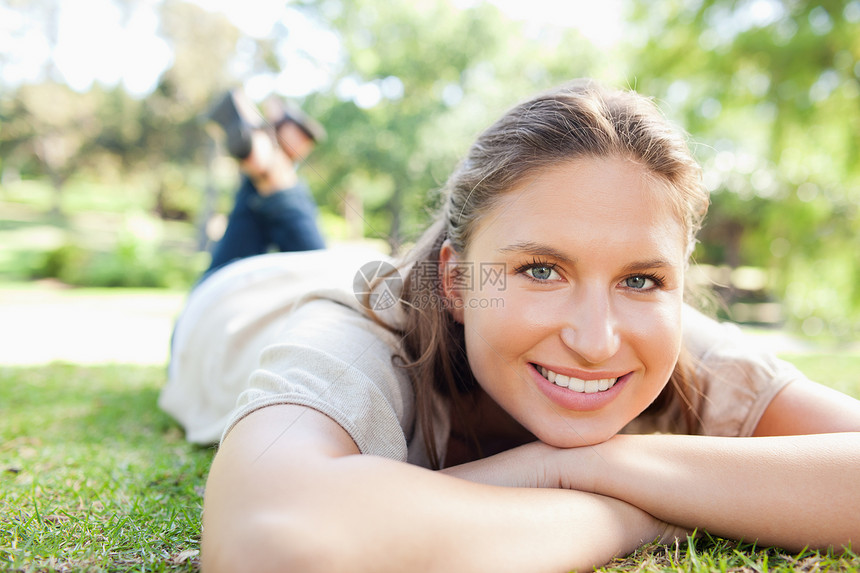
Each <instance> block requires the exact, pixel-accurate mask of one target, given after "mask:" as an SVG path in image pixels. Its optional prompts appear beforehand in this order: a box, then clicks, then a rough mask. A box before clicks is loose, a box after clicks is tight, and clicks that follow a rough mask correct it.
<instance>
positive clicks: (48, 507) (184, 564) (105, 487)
mask: <svg viewBox="0 0 860 573" xmlns="http://www.w3.org/2000/svg"><path fill="white" fill-rule="evenodd" d="M786 358H788V359H790V360H791V361H793V362H794V363H796V364H797V365H798V366H799V367H800V368H801V369H803V370H804V372H806V373H807V374H808V375H810V376H811V377H812V378H814V379H818V380H820V381H828V380H835V381H837V382H838V384H840V385H843V388H842V389H843V390H844V391H846V392H848V393H850V394H853V395H854V396H858V397H860V355H856V354H818V355H794V356H787V357H786ZM164 374H165V373H164V369H163V368H161V367H143V366H122V365H116V366H98V367H85V366H75V365H69V364H52V365H49V366H40V367H14V368H13V367H2V366H0V493H2V495H0V570H3V571H28V572H29V571H147V572H148V571H196V570H197V568H198V555H197V551H198V549H199V539H200V512H201V506H202V494H203V487H204V484H205V477H206V472H207V470H208V467H209V464H210V463H211V460H212V456H213V452H214V450H213V449H211V448H199V447H195V446H192V445H189V444H187V443H186V442H185V441H184V439H183V436H182V433H181V432H180V430H179V428H178V427H177V426H176V425H175V424H174V423H173V422H172V421H171V419H170V418H169V417H168V416H167V415H165V414H163V413H162V412H161V411H160V410H159V409H158V407H157V406H156V399H157V396H158V391H159V389H160V387H161V385H162V384H163V381H164ZM794 570H802V571H828V570H829V571H860V557H858V556H857V555H856V554H853V553H848V554H846V555H843V556H834V555H831V554H828V553H826V552H815V551H807V552H803V553H801V554H799V555H797V554H789V553H786V552H784V551H781V550H778V549H773V548H766V549H760V548H756V547H755V546H753V545H749V544H744V543H739V542H735V541H728V540H725V539H720V538H712V537H710V536H708V535H706V534H704V535H700V536H698V537H697V538H696V539H694V540H693V541H691V542H690V543H688V544H681V545H678V546H675V547H673V546H669V547H661V546H653V545H649V546H646V547H643V548H642V549H640V550H639V551H637V552H636V553H635V554H634V555H632V556H630V557H627V558H625V559H618V560H616V561H615V562H613V563H612V564H610V566H608V567H606V568H603V569H601V571H643V572H658V571H794Z"/></svg>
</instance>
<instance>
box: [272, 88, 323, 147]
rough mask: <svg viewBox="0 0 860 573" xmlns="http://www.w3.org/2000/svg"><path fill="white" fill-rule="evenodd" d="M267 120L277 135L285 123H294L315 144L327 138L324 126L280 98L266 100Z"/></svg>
mask: <svg viewBox="0 0 860 573" xmlns="http://www.w3.org/2000/svg"><path fill="white" fill-rule="evenodd" d="M265 107H266V118H267V119H268V120H269V121H270V122H271V123H272V125H273V126H274V128H275V133H277V132H278V129H279V128H280V127H281V126H282V125H283V124H285V123H288V122H291V123H294V124H295V125H297V126H298V127H299V129H301V130H302V131H304V132H305V135H307V136H308V137H310V138H311V141H313V142H314V143H319V142H321V141H323V140H324V139H325V138H326V132H325V129H324V128H323V126H322V125H320V124H319V122H317V121H316V120H314V119H313V118H312V117H310V116H309V115H308V114H306V113H305V112H303V111H302V110H301V109H299V108H298V107H297V106H295V105H293V104H291V103H289V102H286V101H283V100H281V99H280V98H275V97H271V98H269V99H268V100H266V104H265Z"/></svg>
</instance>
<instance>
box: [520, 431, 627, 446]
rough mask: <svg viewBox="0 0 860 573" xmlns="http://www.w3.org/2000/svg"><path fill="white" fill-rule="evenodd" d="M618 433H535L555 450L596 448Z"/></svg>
mask: <svg viewBox="0 0 860 573" xmlns="http://www.w3.org/2000/svg"><path fill="white" fill-rule="evenodd" d="M617 433H618V432H614V431H611V430H607V431H603V432H598V431H594V432H587V433H577V432H576V431H574V430H569V431H567V432H564V433H563V434H561V435H559V434H558V433H548V434H547V435H542V434H540V433H535V436H536V437H537V439H539V440H540V441H541V442H543V443H544V444H546V445H548V446H553V447H554V448H582V447H587V446H596V445H597V444H600V443H603V442H605V441H606V440H608V439H609V438H611V437H612V436H614V435H616V434H617Z"/></svg>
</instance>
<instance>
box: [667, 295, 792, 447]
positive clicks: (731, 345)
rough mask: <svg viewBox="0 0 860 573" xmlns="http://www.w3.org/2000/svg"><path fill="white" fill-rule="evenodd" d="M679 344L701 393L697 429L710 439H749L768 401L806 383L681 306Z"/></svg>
mask: <svg viewBox="0 0 860 573" xmlns="http://www.w3.org/2000/svg"><path fill="white" fill-rule="evenodd" d="M684 344H685V348H686V350H687V351H688V352H689V354H690V355H691V356H692V359H693V367H694V372H695V376H694V378H695V383H696V386H697V388H698V389H699V391H700V392H701V394H702V396H701V407H700V408H699V414H700V417H701V423H702V430H703V432H704V433H705V434H709V435H723V436H749V435H752V432H753V431H754V430H755V427H756V425H757V424H758V421H759V419H760V418H761V415H762V414H763V412H764V410H765V409H766V408H767V405H768V404H769V403H770V401H771V400H772V399H773V398H774V396H776V394H777V393H778V392H779V391H780V390H782V389H783V388H784V387H785V386H786V385H787V384H789V383H790V382H793V381H798V380H806V377H805V376H804V375H803V374H802V373H801V372H800V371H799V370H798V369H797V368H796V367H795V366H794V365H792V364H790V363H789V362H787V361H785V360H782V359H780V358H779V357H778V356H776V355H775V354H774V352H773V351H772V350H771V349H769V348H767V347H765V346H764V345H762V344H760V343H758V342H757V341H756V340H755V339H753V338H752V337H750V336H749V335H748V334H746V333H744V332H743V331H742V330H741V329H740V328H739V327H738V326H737V325H734V324H731V323H720V322H718V321H716V320H714V319H712V318H709V317H707V316H705V315H703V314H702V313H700V312H698V311H696V310H694V309H692V308H689V307H688V308H686V309H685V313H684Z"/></svg>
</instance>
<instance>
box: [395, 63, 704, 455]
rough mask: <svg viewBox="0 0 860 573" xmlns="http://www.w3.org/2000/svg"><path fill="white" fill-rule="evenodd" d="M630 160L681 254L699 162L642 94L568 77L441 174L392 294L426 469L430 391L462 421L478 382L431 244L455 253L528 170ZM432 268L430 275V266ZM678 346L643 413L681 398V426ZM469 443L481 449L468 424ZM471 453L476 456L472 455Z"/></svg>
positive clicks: (692, 231) (686, 376)
mask: <svg viewBox="0 0 860 573" xmlns="http://www.w3.org/2000/svg"><path fill="white" fill-rule="evenodd" d="M582 157H591V158H605V157H618V158H623V159H627V160H630V161H634V162H636V163H637V164H639V165H641V166H643V167H645V168H646V170H647V171H648V172H649V173H650V174H651V175H652V176H654V177H656V178H657V179H658V180H660V181H662V182H665V183H666V185H663V186H662V187H664V188H665V190H666V192H667V196H668V198H669V199H670V201H671V205H672V206H673V208H674V210H675V213H676V215H677V216H678V218H679V220H680V221H683V224H684V227H685V230H686V233H687V252H688V254H689V253H690V252H692V248H693V245H694V244H695V236H696V233H697V232H698V230H699V229H700V227H701V225H702V221H703V219H704V216H705V213H706V212H707V208H708V193H707V191H706V190H705V188H704V186H703V185H702V181H701V168H700V166H699V165H698V163H697V162H696V161H695V160H694V158H693V157H692V154H691V153H690V150H689V148H688V146H687V142H686V138H685V135H684V134H683V133H682V132H680V131H679V130H677V129H674V128H673V127H672V126H671V124H670V123H669V122H668V121H667V120H666V119H665V118H664V117H663V116H662V115H661V114H660V112H659V111H658V110H657V108H656V107H655V106H654V105H653V104H652V102H651V101H650V100H648V99H647V98H645V97H643V96H641V95H638V94H636V93H635V92H631V91H619V90H609V89H607V88H604V87H603V86H601V85H600V84H598V83H596V82H594V81H592V80H577V81H574V82H571V83H568V84H566V85H563V86H561V87H559V88H556V89H554V90H552V91H549V92H546V93H542V94H539V95H537V96H536V97H534V98H532V99H530V100H528V101H525V102H523V103H521V104H519V105H517V106H515V107H514V108H512V109H511V110H509V111H508V112H507V113H506V114H504V115H503V116H502V117H501V118H500V119H499V120H498V121H496V122H495V123H494V124H493V125H492V126H490V127H489V128H488V129H487V130H486V131H484V132H483V133H482V134H481V135H480V136H479V137H478V138H477V140H476V141H475V142H474V143H473V144H472V146H471V148H470V149H469V152H468V154H467V156H466V158H465V159H464V160H463V161H462V162H461V163H460V164H459V166H458V167H457V168H456V169H455V171H454V172H453V173H452V175H451V176H450V178H449V179H448V181H447V183H446V185H445V187H444V188H443V193H444V198H445V200H444V204H443V206H442V208H441V210H440V212H439V215H438V217H437V219H436V221H435V222H434V223H433V224H432V225H431V226H430V228H428V229H427V231H426V232H425V233H424V235H423V236H422V238H421V240H419V242H418V244H417V245H416V247H415V248H414V249H413V250H412V251H411V253H410V254H409V256H408V257H407V258H406V259H405V260H404V261H403V262H402V267H401V269H404V270H406V269H410V270H409V271H407V274H406V279H405V281H404V285H403V296H402V297H401V300H402V303H403V308H404V310H405V314H406V322H405V324H404V325H403V327H402V330H400V331H399V334H400V335H401V336H402V339H403V356H401V357H400V363H401V366H403V367H405V368H407V369H408V370H409V371H410V374H411V376H412V380H413V381H414V387H415V393H416V404H417V411H418V412H419V416H420V419H422V420H423V423H422V427H421V431H422V436H423V439H424V441H425V444H426V447H427V451H428V452H429V454H430V457H431V462H432V464H433V466H434V467H436V468H438V467H440V465H441V462H442V460H440V459H439V458H440V456H439V452H438V450H437V448H436V445H435V441H434V439H433V436H434V433H433V394H434V393H439V394H441V395H442V396H445V397H447V398H449V399H451V400H452V402H453V404H452V405H453V408H454V412H455V415H456V416H460V417H461V419H462V414H463V402H462V401H463V399H464V398H465V397H467V396H469V395H470V394H472V392H473V390H475V389H476V388H477V382H476V381H475V378H474V376H473V374H472V371H471V369H470V367H469V363H468V359H467V357H466V350H465V341H464V333H463V326H462V325H461V324H459V323H457V322H456V321H455V320H453V318H452V317H451V316H450V313H449V312H448V311H447V310H446V307H445V304H444V301H443V298H442V296H443V295H442V293H441V292H440V290H439V286H440V284H441V277H440V276H439V274H438V261H439V252H440V249H441V247H442V244H443V243H444V242H445V241H446V240H448V241H450V243H451V245H452V246H453V247H454V249H455V250H456V251H457V252H460V253H463V252H465V251H466V249H467V248H468V246H469V242H470V239H471V238H472V235H473V233H474V231H475V229H476V227H477V226H478V223H479V222H480V220H481V218H482V217H483V216H485V215H486V214H487V213H489V212H491V211H492V210H493V208H494V207H495V206H496V204H497V202H498V200H499V199H500V198H501V197H503V196H504V195H505V194H506V193H507V192H509V191H510V190H511V189H513V188H514V187H515V186H516V185H517V184H518V183H520V182H522V181H523V180H524V178H526V177H527V176H529V175H531V174H533V173H535V172H537V171H539V170H541V169H544V168H547V167H549V166H552V165H555V164H558V163H560V162H566V161H570V160H572V159H576V158H582ZM434 273H435V274H434ZM685 356H686V355H685V354H684V353H683V352H682V356H681V359H679V361H678V364H677V365H676V367H675V371H674V372H673V374H672V376H671V378H670V383H669V384H667V386H666V389H665V390H664V391H663V393H662V394H661V396H660V397H659V398H658V399H657V400H656V401H655V403H654V404H652V406H651V407H650V408H649V411H654V410H661V409H663V408H666V407H669V405H670V404H671V403H673V402H675V401H677V400H680V401H681V403H682V405H683V411H684V412H685V416H684V417H685V421H684V426H685V430H686V431H688V432H694V431H695V430H696V429H697V422H696V420H697V417H698V416H697V404H698V400H697V398H698V390H697V388H696V387H695V384H694V382H693V378H692V376H691V371H692V369H691V368H690V367H689V360H688V359H687V358H686V357H685ZM472 443H473V447H476V448H477V449H478V452H479V451H480V448H479V447H478V445H477V439H476V438H475V434H474V432H472ZM479 455H480V454H479Z"/></svg>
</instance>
